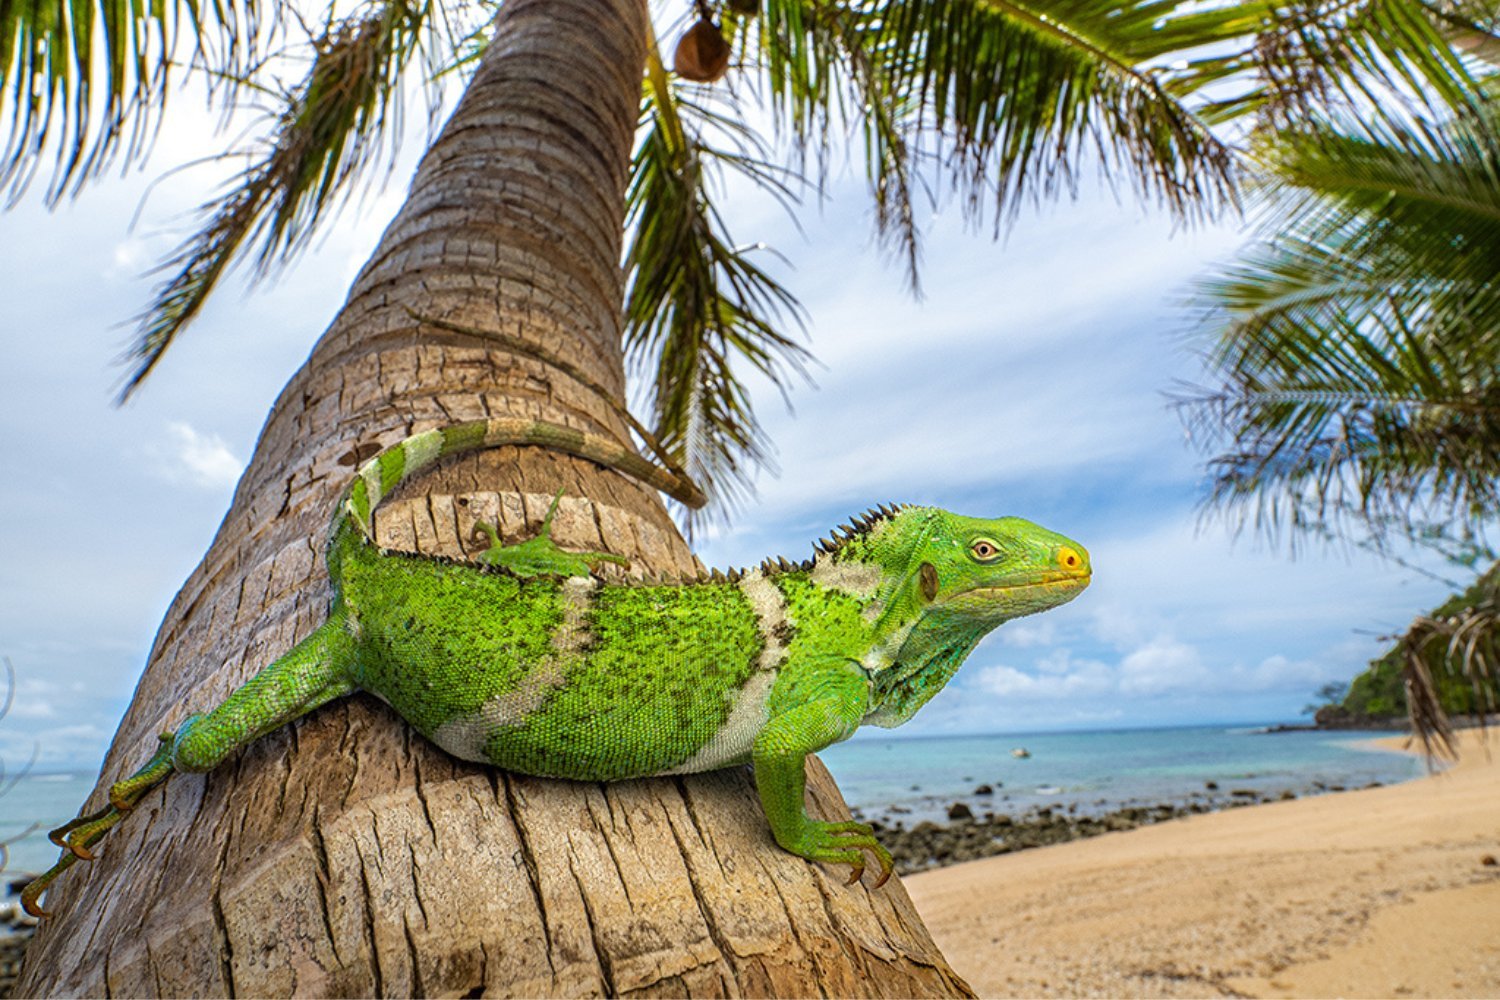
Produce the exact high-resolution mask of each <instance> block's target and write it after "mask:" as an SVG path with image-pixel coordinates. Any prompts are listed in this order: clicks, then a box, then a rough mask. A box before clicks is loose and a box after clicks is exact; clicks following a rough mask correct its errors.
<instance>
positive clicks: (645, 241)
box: [625, 52, 808, 529]
mask: <svg viewBox="0 0 1500 1000" xmlns="http://www.w3.org/2000/svg"><path fill="white" fill-rule="evenodd" d="M649 58H650V72H649V74H648V80H647V87H646V91H645V97H644V100H643V109H642V110H643V116H644V119H645V123H646V127H645V129H644V130H643V132H642V133H641V137H640V139H639V142H638V143H637V147H636V153H635V157H634V162H633V165H632V166H633V169H632V177H631V181H630V187H629V189H628V191H627V194H626V204H627V211H628V224H629V227H630V237H629V243H628V245H627V247H626V252H625V266H626V273H627V279H628V288H627V291H626V301H625V316H626V332H625V346H626V352H627V357H628V358H629V360H630V362H631V366H632V368H633V370H634V371H635V372H637V373H639V374H640V375H642V376H643V377H644V381H645V383H646V385H647V394H648V396H649V406H650V409H651V412H652V422H653V424H654V428H653V430H654V433H655V435H656V437H657V438H658V439H660V441H661V443H662V445H663V447H664V448H665V449H666V450H667V452H668V454H669V455H670V456H671V458H672V460H673V461H674V462H675V463H676V464H678V465H679V466H681V467H682V468H683V469H684V470H685V471H686V472H687V473H688V474H689V475H690V476H692V477H693V479H694V480H695V481H697V482H698V483H699V484H700V485H701V486H703V488H704V492H706V493H707V494H708V495H709V497H710V498H711V500H712V501H713V503H714V509H715V510H716V511H717V512H718V513H719V514H721V515H722V514H724V513H726V512H727V511H728V510H729V509H731V508H733V506H734V505H735V504H736V503H737V502H738V501H739V500H740V499H742V498H743V497H744V496H745V495H746V494H747V493H748V490H749V488H750V483H751V482H752V476H753V473H754V470H755V469H757V468H760V467H764V466H767V465H770V464H771V457H770V452H769V449H768V445H767V442H766V439H765V436H764V432H763V431H762V430H761V426H760V423H759V421H758V420H757V419H756V417H755V413H754V410H753V408H752V406H751V400H750V393H749V389H748V388H747V386H746V384H745V382H744V380H743V378H742V376H741V374H740V367H739V366H740V365H748V366H749V370H752V371H755V372H758V373H760V374H761V375H763V376H765V377H767V378H769V379H770V380H771V381H772V382H773V383H775V384H777V385H783V384H784V383H785V381H786V377H787V375H788V374H791V373H801V372H803V371H804V370H805V364H806V362H807V360H808V355H807V352H806V351H805V350H804V349H803V348H802V347H801V346H800V345H799V344H798V343H797V342H796V341H795V340H793V339H791V338H790V337H789V336H787V335H786V334H785V333H783V332H781V329H782V327H783V326H784V321H785V320H792V321H793V322H800V319H801V307H800V306H799V305H798V303H797V301H796V299H795V298H793V297H792V295H791V293H789V292H788V291H787V290H786V289H785V288H783V287H782V286H781V285H780V284H779V283H778V282H777V281H776V280H775V279H774V278H773V277H771V275H769V274H768V273H767V272H766V271H765V270H763V269H762V268H761V267H760V266H759V265H757V264H756V263H755V262H754V260H753V259H752V256H753V254H754V252H755V251H756V250H757V249H759V248H758V247H754V246H752V247H744V246H738V245H736V244H734V243H733V241H732V240H731V239H730V237H729V235H728V232H727V230H726V227H725V225H724V220H723V218H722V216H720V214H719V212H718V211H717V209H715V208H714V205H713V202H712V200H711V198H710V195H709V188H710V185H711V184H712V183H713V181H714V180H715V179H716V178H718V177H719V176H720V175H722V174H723V173H724V172H733V173H735V174H738V175H739V176H741V177H744V178H748V179H749V180H750V181H751V182H752V183H754V184H756V185H757V186H759V187H761V188H763V189H766V190H769V191H771V192H772V193H773V194H775V195H776V196H777V197H779V198H782V199H791V198H792V197H793V194H794V192H793V191H792V190H791V189H790V188H789V187H788V186H787V180H786V177H785V174H784V172H783V171H781V170H780V169H779V168H777V167H775V166H774V165H773V164H771V163H769V162H768V161H767V160H766V159H765V158H764V155H763V154H764V149H763V148H762V146H761V145H760V144H759V142H758V140H757V139H756V137H755V136H754V134H753V133H752V132H750V131H749V130H748V129H747V128H746V127H745V126H744V125H743V124H742V123H740V122H739V121H738V119H737V118H731V117H727V116H725V115H723V114H720V113H718V112H716V111H715V110H713V109H712V108H710V107H708V106H707V105H705V104H703V103H700V102H694V101H691V100H688V99H687V98H686V97H685V96H684V94H683V93H682V91H683V89H684V88H681V87H674V86H673V85H672V84H671V82H670V81H669V80H668V78H667V75H666V72H665V70H664V69H663V67H662V65H661V62H660V59H659V58H658V57H657V56H656V54H655V53H654V52H653V53H652V54H651V55H650V57H649ZM716 139H717V140H719V141H717V142H716V141H715V140H716ZM688 527H689V529H691V527H692V524H691V521H689V524H688Z"/></svg>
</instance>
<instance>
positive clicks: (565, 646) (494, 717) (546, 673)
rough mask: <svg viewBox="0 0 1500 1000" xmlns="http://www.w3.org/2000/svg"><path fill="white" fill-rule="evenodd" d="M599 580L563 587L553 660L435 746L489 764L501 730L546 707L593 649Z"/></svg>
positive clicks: (447, 727)
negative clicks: (592, 616)
mask: <svg viewBox="0 0 1500 1000" xmlns="http://www.w3.org/2000/svg"><path fill="white" fill-rule="evenodd" d="M598 588H599V581H598V580H595V579H594V578H593V577H588V576H571V577H568V578H567V579H566V580H564V581H563V582H562V591H561V598H562V611H563V618H562V622H561V623H560V624H559V625H558V627H557V630H556V631H555V632H553V634H552V655H550V656H548V657H547V658H546V659H544V660H543V661H542V662H540V663H538V664H537V665H536V666H535V667H534V668H532V670H530V671H529V672H528V673H527V674H526V675H525V676H523V677H522V678H521V680H520V683H518V684H517V685H516V686H515V688H514V689H512V690H510V691H507V692H505V693H504V694H497V695H495V696H494V697H493V698H491V699H489V700H488V701H486V702H485V703H484V704H483V705H481V706H479V709H478V711H475V712H471V713H470V714H468V715H462V716H459V717H458V718H456V719H451V720H449V721H448V722H445V723H443V724H442V725H441V726H439V727H438V728H437V730H436V731H435V732H434V733H433V734H432V742H434V743H436V744H437V745H438V746H440V747H442V748H443V749H444V750H446V751H448V752H449V753H451V754H452V755H453V756H455V757H462V758H463V759H464V760H477V761H484V760H486V759H487V758H486V757H485V755H484V748H485V745H486V744H487V743H489V741H490V737H492V736H494V735H495V733H496V731H498V730H501V729H507V728H510V727H512V726H519V725H521V724H522V723H524V722H525V721H526V720H527V719H528V718H529V717H530V716H531V713H533V712H535V711H536V710H537V709H539V708H541V707H542V704H543V703H544V702H545V701H546V700H547V696H548V695H550V694H551V693H552V692H553V691H556V690H557V689H558V688H560V687H562V686H563V684H564V683H566V682H567V679H568V668H569V667H571V666H572V665H573V664H574V663H575V662H576V659H577V656H578V653H579V652H580V651H581V650H582V649H583V648H584V647H585V646H586V645H587V644H588V640H589V629H588V616H589V611H590V610H592V608H593V606H594V591H596V590H597V589H598Z"/></svg>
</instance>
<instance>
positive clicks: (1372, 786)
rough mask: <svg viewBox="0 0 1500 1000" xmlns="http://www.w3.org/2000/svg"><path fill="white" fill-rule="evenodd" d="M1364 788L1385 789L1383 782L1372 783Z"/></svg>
mask: <svg viewBox="0 0 1500 1000" xmlns="http://www.w3.org/2000/svg"><path fill="white" fill-rule="evenodd" d="M1364 787H1366V788H1383V787H1385V782H1383V781H1372V782H1370V783H1369V784H1368V785H1365V786H1364Z"/></svg>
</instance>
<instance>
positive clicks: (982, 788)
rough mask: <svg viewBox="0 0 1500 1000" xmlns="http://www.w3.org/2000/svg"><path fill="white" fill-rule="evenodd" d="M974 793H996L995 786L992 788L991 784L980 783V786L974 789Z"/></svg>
mask: <svg viewBox="0 0 1500 1000" xmlns="http://www.w3.org/2000/svg"><path fill="white" fill-rule="evenodd" d="M974 794H975V795H994V794H995V790H994V789H993V788H991V787H990V786H989V785H980V786H979V787H978V788H976V789H974Z"/></svg>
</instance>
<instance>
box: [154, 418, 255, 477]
mask: <svg viewBox="0 0 1500 1000" xmlns="http://www.w3.org/2000/svg"><path fill="white" fill-rule="evenodd" d="M167 439H168V441H167V445H166V446H165V447H164V448H162V449H160V450H159V458H160V459H161V460H162V464H161V472H162V475H163V476H165V477H166V478H167V479H168V480H170V481H172V482H188V483H192V484H193V485H195V486H203V487H207V488H210V489H220V488H223V487H227V486H233V485H234V484H235V483H236V482H238V481H239V478H240V473H242V472H244V471H245V463H244V462H241V461H240V460H239V459H238V458H235V457H234V453H233V452H231V451H230V450H229V445H227V444H225V443H224V439H223V438H221V437H219V435H217V434H200V433H199V432H198V431H196V430H194V429H193V427H192V425H191V424H187V423H184V422H182V421H180V420H174V421H172V422H170V423H168V424H167Z"/></svg>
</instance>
